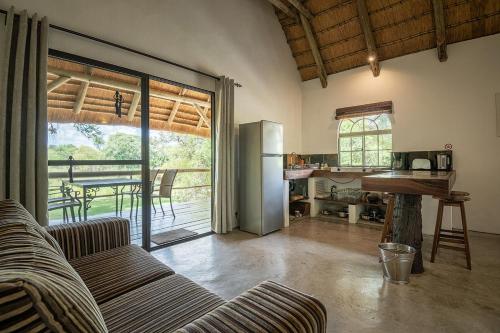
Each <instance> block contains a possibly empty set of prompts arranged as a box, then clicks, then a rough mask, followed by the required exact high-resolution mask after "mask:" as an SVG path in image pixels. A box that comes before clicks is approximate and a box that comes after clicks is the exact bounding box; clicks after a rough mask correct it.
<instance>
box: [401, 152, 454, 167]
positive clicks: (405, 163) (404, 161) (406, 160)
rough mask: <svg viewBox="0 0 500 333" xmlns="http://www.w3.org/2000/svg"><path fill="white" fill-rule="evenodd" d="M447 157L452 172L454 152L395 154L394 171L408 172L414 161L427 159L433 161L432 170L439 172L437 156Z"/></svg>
mask: <svg viewBox="0 0 500 333" xmlns="http://www.w3.org/2000/svg"><path fill="white" fill-rule="evenodd" d="M440 154H444V155H447V156H448V158H449V161H450V167H449V169H450V170H453V152H452V151H451V150H431V151H410V152H393V153H392V169H398V170H408V169H410V166H411V164H412V162H413V160H414V159H416V158H425V159H428V160H430V161H431V169H432V170H437V168H438V165H437V155H440Z"/></svg>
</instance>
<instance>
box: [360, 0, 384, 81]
mask: <svg viewBox="0 0 500 333" xmlns="http://www.w3.org/2000/svg"><path fill="white" fill-rule="evenodd" d="M356 4H357V7H358V16H359V23H360V24H361V28H362V30H363V35H364V36H365V42H366V48H367V49H368V63H369V64H370V68H371V69H372V73H373V76H375V77H377V76H379V74H380V65H379V62H378V54H377V46H376V45H375V38H374V37H373V30H372V25H371V23H370V17H369V16H368V9H366V2H365V0H357V1H356Z"/></svg>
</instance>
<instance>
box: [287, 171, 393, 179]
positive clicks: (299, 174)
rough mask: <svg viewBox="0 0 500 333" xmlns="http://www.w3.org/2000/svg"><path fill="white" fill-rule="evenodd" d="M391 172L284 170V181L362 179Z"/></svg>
mask: <svg viewBox="0 0 500 333" xmlns="http://www.w3.org/2000/svg"><path fill="white" fill-rule="evenodd" d="M389 171H390V170H370V171H349V170H346V171H342V170H341V171H330V169H328V170H321V169H285V170H283V179H284V180H291V179H305V178H311V177H324V178H350V179H353V178H361V177H363V176H368V175H376V174H380V173H385V172H389Z"/></svg>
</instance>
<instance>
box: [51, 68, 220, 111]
mask: <svg viewBox="0 0 500 333" xmlns="http://www.w3.org/2000/svg"><path fill="white" fill-rule="evenodd" d="M48 72H49V73H51V74H55V75H58V76H68V77H70V78H71V79H72V80H76V81H80V82H89V83H91V84H97V85H100V86H105V87H109V88H113V89H119V90H125V91H128V92H132V93H136V92H139V93H140V92H141V88H140V87H138V86H136V85H135V84H131V83H127V82H123V81H118V80H113V79H108V78H105V77H99V76H91V75H90V74H85V73H81V72H76V71H68V70H65V69H60V68H55V67H49V68H48ZM149 94H150V96H152V97H156V98H161V99H166V100H170V101H179V102H181V103H185V104H191V105H194V104H198V105H199V106H203V107H205V106H206V107H209V108H210V107H211V105H210V103H209V102H206V101H202V100H199V99H196V98H192V97H185V96H179V95H177V94H173V93H170V92H166V91H161V90H156V89H150V90H149Z"/></svg>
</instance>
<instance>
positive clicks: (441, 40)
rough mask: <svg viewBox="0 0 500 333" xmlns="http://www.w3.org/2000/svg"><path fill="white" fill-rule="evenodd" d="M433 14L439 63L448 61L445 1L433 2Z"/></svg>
mask: <svg viewBox="0 0 500 333" xmlns="http://www.w3.org/2000/svg"><path fill="white" fill-rule="evenodd" d="M432 12H433V16H434V25H435V26H436V48H437V52H438V58H439V61H441V62H443V61H446V59H448V54H447V52H446V23H445V21H444V5H443V0H432Z"/></svg>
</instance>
